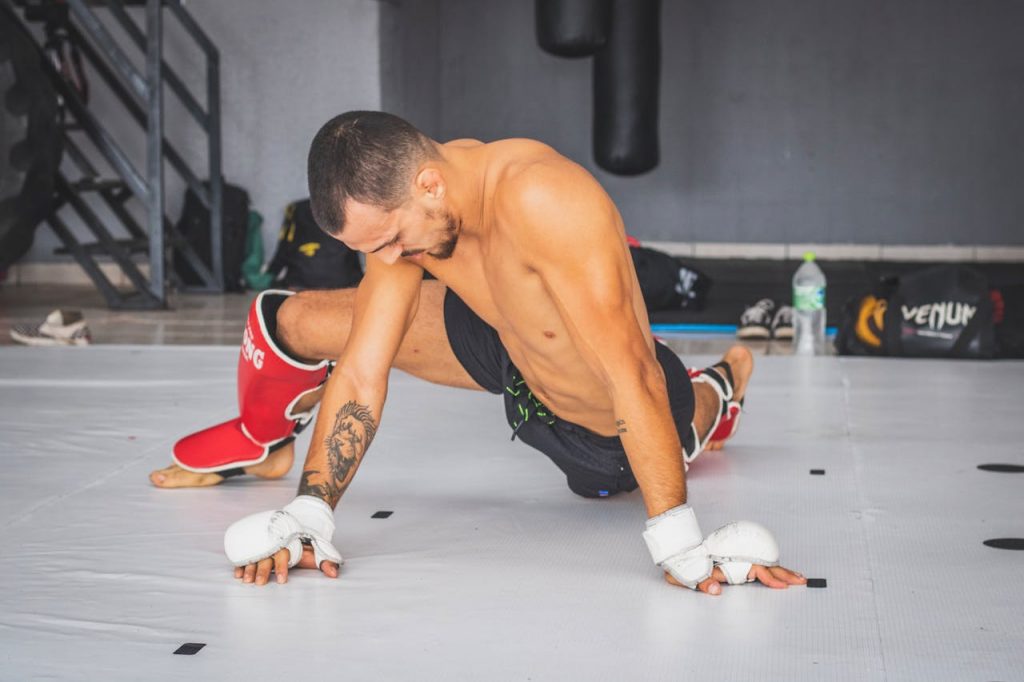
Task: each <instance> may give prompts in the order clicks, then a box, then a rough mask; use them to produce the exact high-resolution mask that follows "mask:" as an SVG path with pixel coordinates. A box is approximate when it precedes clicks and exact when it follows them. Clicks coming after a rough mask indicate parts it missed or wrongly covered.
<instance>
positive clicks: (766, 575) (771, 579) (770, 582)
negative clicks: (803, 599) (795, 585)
mask: <svg viewBox="0 0 1024 682" xmlns="http://www.w3.org/2000/svg"><path fill="white" fill-rule="evenodd" d="M751 570H752V571H753V572H754V577H755V578H757V579H758V580H760V581H761V583H762V584H764V585H767V586H768V587H771V588H774V589H777V590H781V589H785V588H787V587H789V583H787V582H785V581H782V580H779V579H778V578H776V577H775V576H774V575H772V572H771V571H769V570H768V569H767V568H766V567H764V566H758V565H757V564H755V565H754V567H753V568H752V569H751Z"/></svg>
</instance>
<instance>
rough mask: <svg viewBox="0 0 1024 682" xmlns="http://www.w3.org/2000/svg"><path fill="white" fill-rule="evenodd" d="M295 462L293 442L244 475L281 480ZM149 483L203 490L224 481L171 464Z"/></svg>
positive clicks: (247, 469) (253, 466)
mask: <svg viewBox="0 0 1024 682" xmlns="http://www.w3.org/2000/svg"><path fill="white" fill-rule="evenodd" d="M294 460H295V441H292V442H291V443H288V444H287V445H285V446H282V447H280V448H278V449H277V450H274V451H273V452H271V453H270V454H269V455H268V456H267V458H266V459H265V460H263V461H262V462H260V463H259V464H253V465H252V466H247V467H245V473H247V474H252V475H253V476H258V477H259V478H281V477H282V476H284V475H285V474H287V473H288V471H289V470H290V469H291V468H292V462H293V461H294ZM149 480H150V482H151V483H152V484H153V485H155V486H156V487H158V488H205V487H207V486H211V485H217V484H218V483H221V482H223V481H224V477H223V476H221V475H220V474H214V473H207V474H200V473H197V472H195V471H189V470H188V469H182V468H181V467H180V466H178V465H177V464H172V465H171V466H169V467H166V468H164V469H157V470H156V471H154V472H152V473H151V474H150V475H149Z"/></svg>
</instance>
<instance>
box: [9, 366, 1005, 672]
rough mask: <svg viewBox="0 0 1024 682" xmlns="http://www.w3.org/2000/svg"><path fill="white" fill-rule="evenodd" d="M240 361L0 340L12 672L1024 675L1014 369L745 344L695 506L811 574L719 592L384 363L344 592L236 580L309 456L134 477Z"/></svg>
mask: <svg viewBox="0 0 1024 682" xmlns="http://www.w3.org/2000/svg"><path fill="white" fill-rule="evenodd" d="M236 357H237V350H235V349H231V348H226V347H216V348H212V347H211V348H206V347H203V348H199V347H152V346H149V347H127V346H126V347H110V346H99V347H89V348H81V349H60V350H53V349H35V348H15V347H4V348H0V407H2V410H0V446H2V447H0V472H2V474H0V539H2V542H3V546H4V548H5V551H4V552H3V554H2V556H0V575H2V576H3V589H2V591H0V680H4V681H7V680H11V681H19V682H20V681H23V680H35V679H47V680H50V679H57V680H104V681H106V680H132V681H140V680H141V681H150V680H181V679H189V680H236V679H237V680H253V681H255V680H299V679H303V680H305V679H310V680H321V679H327V680H445V681H449V680H472V681H474V682H478V681H480V680H524V681H525V680H531V681H540V680H553V681H554V680H557V681H562V680H645V681H647V680H684V679H695V680H714V681H716V682H720V681H722V680H744V681H751V680H787V681H793V680H814V681H820V680H928V681H934V680H979V681H984V680H1020V679H1022V678H1024V590H1022V589H1021V585H1022V584H1024V551H1013V550H1006V549H996V548H992V547H988V546H985V545H983V544H982V542H983V541H985V540H989V539H995V538H1022V537H1024V474H1020V473H996V472H988V471H980V470H978V469H977V466H978V465H980V464H988V463H1001V464H1013V465H1018V467H1019V466H1020V465H1024V447H1022V440H1024V438H1022V437H1024V419H1022V417H1021V409H1020V403H1021V398H1022V397H1024V390H1022V382H1024V363H1020V362H998V363H996V362H992V363H982V362H939V361H911V360H868V359H857V360H850V359H838V358H832V357H829V358H812V359H800V358H793V357H766V358H758V359H757V367H756V370H755V373H754V379H753V382H752V384H751V387H750V389H749V391H748V398H747V412H746V414H745V416H744V418H743V423H742V424H741V428H740V431H739V433H738V435H737V436H736V437H735V438H734V439H733V441H731V442H730V444H729V446H728V448H727V450H726V451H725V452H722V453H709V454H708V455H704V456H702V457H701V458H700V459H699V460H698V461H697V462H696V463H695V465H694V466H693V467H691V469H690V476H689V481H690V484H689V488H690V502H691V504H693V506H694V508H695V509H696V511H697V514H698V518H699V519H700V522H701V526H702V528H703V529H704V531H705V532H710V531H711V530H713V529H715V528H716V527H718V526H720V525H722V524H724V523H726V522H728V521H731V520H734V519H744V518H745V519H752V520H756V521H759V522H761V523H763V524H764V525H766V526H767V527H768V528H770V529H772V530H773V531H774V532H775V535H776V537H777V538H778V541H779V545H780V546H781V548H782V563H783V565H785V566H788V567H791V568H794V569H796V570H799V571H801V572H803V573H804V574H805V575H807V576H808V577H811V578H824V579H826V580H827V587H825V588H824V589H821V588H790V589H789V590H786V591H776V590H770V589H767V588H764V587H761V586H759V585H746V586H740V587H729V586H726V587H725V589H724V594H723V595H722V596H720V597H718V598H713V597H709V596H705V595H702V594H697V593H693V592H690V591H687V590H684V589H681V588H678V587H672V586H670V585H668V584H667V583H666V582H665V581H664V580H663V579H662V577H661V572H660V570H659V569H658V568H657V567H655V566H654V565H653V564H652V563H651V560H650V557H649V556H648V554H647V550H646V548H645V546H644V543H643V540H642V538H641V532H642V530H643V527H644V524H643V522H644V518H645V514H644V507H643V504H642V501H641V497H640V493H639V491H637V492H634V493H632V494H629V495H620V496H616V497H612V498H607V499H583V498H580V497H577V496H575V495H574V494H572V493H571V492H570V491H569V490H568V488H567V487H566V485H565V480H564V477H563V476H562V475H561V473H560V472H559V471H558V470H557V469H556V468H555V466H554V465H553V464H551V462H550V461H549V460H548V459H547V458H546V457H544V456H543V455H541V454H540V453H537V452H536V451H533V450H531V449H530V448H529V447H528V446H525V445H523V444H521V443H519V442H510V440H509V437H510V429H509V428H508V426H507V425H506V424H505V422H504V417H503V411H502V407H501V400H500V398H499V397H497V396H492V395H489V394H483V393H475V392H471V391H460V390H457V389H448V388H443V387H438V386H433V385H430V384H426V383H423V382H420V381H418V380H416V379H413V378H412V377H409V376H407V375H404V374H401V373H397V372H396V373H395V374H394V375H393V377H392V382H391V390H390V395H389V402H388V405H387V408H386V410H385V414H384V418H383V423H382V425H381V429H380V431H379V433H378V435H377V438H376V440H375V441H374V444H373V447H372V448H371V449H370V452H369V454H368V455H367V458H366V460H365V461H364V463H363V466H362V468H361V469H360V471H359V473H358V476H357V478H356V481H355V482H354V483H353V485H352V487H351V488H350V489H349V491H348V493H347V494H346V495H345V497H344V498H343V499H342V502H341V504H340V505H339V508H338V512H337V522H338V530H337V533H336V534H335V544H336V545H337V546H338V547H339V549H340V550H341V552H342V554H343V555H344V556H345V558H346V561H347V563H346V564H345V565H344V566H343V568H342V574H341V577H340V578H339V579H338V580H330V579H327V578H325V577H323V576H322V575H319V574H318V573H315V572H310V571H299V572H296V573H292V575H291V579H290V581H289V583H288V584H287V585H283V586H282V585H276V584H273V583H272V584H270V585H268V586H266V587H262V588H257V587H255V586H252V585H244V584H242V583H241V582H238V581H235V580H234V579H233V578H232V572H231V567H230V566H229V564H228V562H227V560H226V559H225V557H224V555H223V550H222V544H221V543H222V536H223V532H224V529H225V528H226V527H227V526H228V525H229V524H230V523H231V522H233V521H235V520H237V519H238V518H240V517H242V516H244V515H246V514H249V513H252V512H256V511H261V510H265V509H272V508H275V507H279V506H281V505H282V504H284V503H286V502H287V501H288V500H290V499H291V497H292V496H293V495H294V492H295V489H296V486H297V483H298V479H299V473H300V471H301V461H300V462H298V463H297V464H296V466H295V467H294V468H293V470H292V472H291V473H290V474H289V475H288V477H287V478H286V479H283V480H279V481H274V482H266V481H259V480H253V479H247V478H235V479H230V480H229V481H227V482H226V483H225V484H223V485H221V486H218V487H216V488H208V489H201V490H169V491H168V490H158V489H156V488H153V487H152V486H150V485H149V482H148V480H147V478H146V476H147V474H148V472H149V471H150V470H152V469H155V468H158V467H162V466H165V465H166V464H167V463H169V461H170V448H171V445H172V443H173V442H174V441H175V440H176V439H177V438H178V437H180V436H182V435H184V434H186V433H188V432H190V431H193V430H195V429H198V428H200V427H204V426H208V425H210V424H212V423H215V422H218V421H222V420H224V419H228V418H230V417H232V416H234V415H235V382H234V372H235V362H236ZM711 361H712V359H711V358H707V357H702V358H684V362H686V363H687V364H688V365H690V364H694V365H701V364H709V363H710V362H711ZM310 430H311V429H310ZM308 433H309V431H307V432H306V434H303V436H301V437H300V439H299V455H300V460H301V456H302V455H304V453H305V447H306V444H307V443H308V438H309V436H308ZM812 469H813V470H824V473H823V474H811V473H810V472H811V470H812ZM378 511H390V512H393V513H392V514H391V515H390V516H388V517H387V518H372V517H373V515H374V514H375V513H376V512H378ZM185 643H201V644H204V645H205V646H204V647H203V648H202V649H201V650H199V651H198V652H197V653H195V654H194V655H174V652H175V650H177V649H178V648H179V647H180V646H181V645H182V644H185Z"/></svg>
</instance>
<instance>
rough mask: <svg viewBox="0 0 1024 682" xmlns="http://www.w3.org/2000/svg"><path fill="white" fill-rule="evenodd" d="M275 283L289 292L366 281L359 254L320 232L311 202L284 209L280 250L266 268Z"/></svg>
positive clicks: (342, 287) (350, 284) (278, 241)
mask: <svg viewBox="0 0 1024 682" xmlns="http://www.w3.org/2000/svg"><path fill="white" fill-rule="evenodd" d="M267 272H269V273H270V274H272V275H273V276H274V280H275V284H277V285H279V286H284V287H287V288H289V289H344V288H346V287H354V286H357V285H358V284H359V282H360V280H362V279H363V265H362V263H361V262H360V261H359V254H358V253H357V252H356V251H353V250H352V249H350V248H348V247H347V246H345V245H344V244H343V243H342V242H340V241H338V240H337V239H334V238H333V237H331V236H330V235H328V234H326V233H325V232H324V231H323V230H321V229H320V226H319V225H317V224H316V220H314V219H313V211H312V210H311V209H310V206H309V199H303V200H301V201H295V202H292V203H290V204H288V206H287V207H286V208H285V210H284V222H283V223H282V224H281V233H280V235H279V236H278V240H277V250H276V251H275V252H274V257H273V258H272V259H271V261H270V265H268V266H267Z"/></svg>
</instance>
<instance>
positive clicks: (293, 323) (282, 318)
mask: <svg viewBox="0 0 1024 682" xmlns="http://www.w3.org/2000/svg"><path fill="white" fill-rule="evenodd" d="M307 298H308V295H306V294H304V292H301V291H300V292H299V293H297V294H295V295H293V296H288V297H287V298H285V299H284V301H283V302H282V303H281V304H280V306H278V308H277V316H276V320H275V334H274V336H275V339H276V340H277V343H278V345H279V346H280V347H281V350H283V351H284V352H286V353H288V354H289V355H291V356H292V357H295V358H304V359H306V360H313V361H319V360H321V359H323V358H316V357H312V355H313V353H312V349H311V348H310V347H309V344H308V343H304V340H306V339H309V338H310V335H309V334H308V333H306V332H305V331H304V330H303V327H304V326H305V325H306V324H308V323H309V320H310V317H311V316H310V314H309V313H310V306H309V302H308V300H307Z"/></svg>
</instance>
